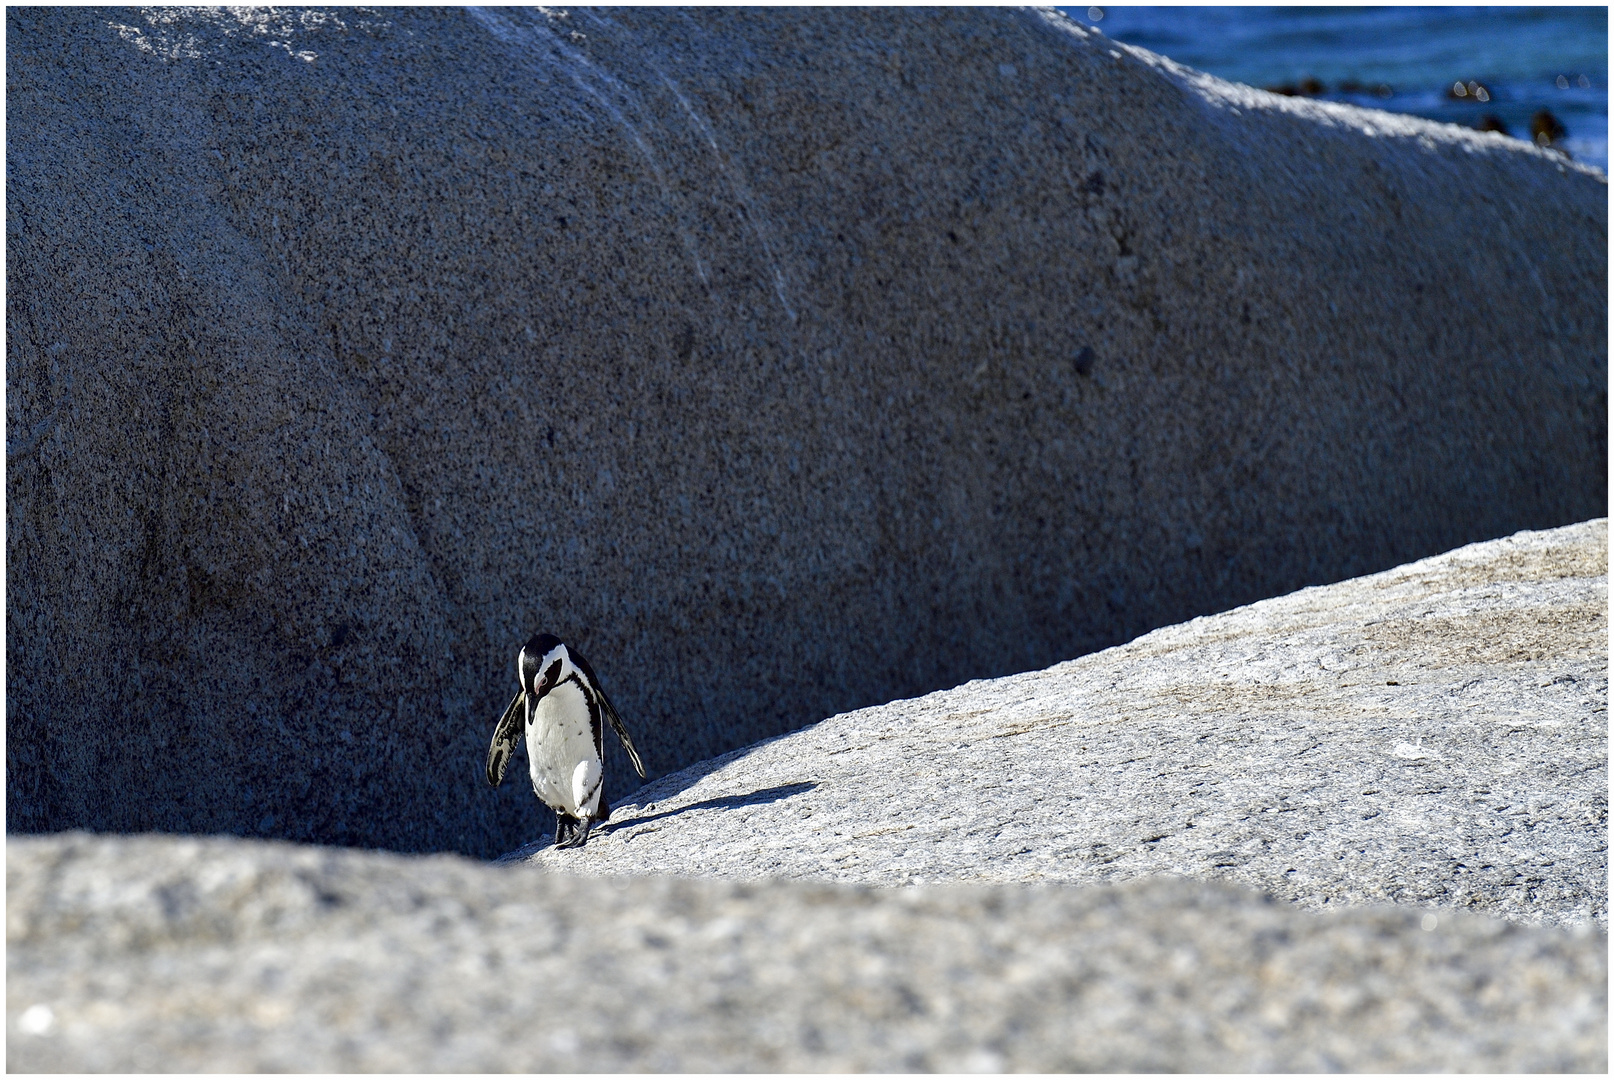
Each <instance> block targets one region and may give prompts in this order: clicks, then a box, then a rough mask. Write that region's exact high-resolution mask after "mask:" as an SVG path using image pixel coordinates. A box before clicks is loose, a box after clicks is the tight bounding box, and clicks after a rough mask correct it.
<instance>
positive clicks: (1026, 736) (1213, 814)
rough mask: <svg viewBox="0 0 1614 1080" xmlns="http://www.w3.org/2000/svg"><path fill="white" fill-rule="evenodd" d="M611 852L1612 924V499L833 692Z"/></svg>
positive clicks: (674, 867) (618, 869)
mask: <svg viewBox="0 0 1614 1080" xmlns="http://www.w3.org/2000/svg"><path fill="white" fill-rule="evenodd" d="M508 858H510V859H511V860H522V859H532V860H533V861H536V862H538V863H541V864H543V865H546V866H548V867H550V868H551V869H555V870H561V869H564V870H567V871H572V872H583V873H608V874H646V873H683V874H699V875H702V876H714V877H743V878H751V877H804V878H813V879H828V880H834V881H844V882H862V883H868V884H883V885H890V884H919V883H934V882H944V881H945V882H970V883H978V882H1019V881H1040V882H1063V883H1067V884H1097V883H1107V882H1116V881H1125V880H1130V879H1133V878H1140V877H1156V876H1161V875H1168V876H1185V877H1191V878H1204V879H1213V880H1220V881H1226V882H1231V883H1235V884H1238V885H1243V886H1246V887H1250V888H1254V889H1258V890H1260V891H1262V892H1264V893H1266V894H1268V895H1271V896H1275V897H1279V898H1282V899H1284V900H1288V901H1290V902H1292V903H1295V904H1297V905H1299V906H1301V907H1305V908H1310V909H1312V910H1318V911H1323V910H1331V909H1335V908H1337V907H1340V906H1354V905H1362V904H1374V903H1398V904H1416V905H1420V906H1426V907H1430V908H1435V909H1450V908H1457V909H1466V910H1472V911H1481V912H1485V913H1487V914H1492V915H1497V916H1500V917H1503V918H1507V919H1511V920H1514V921H1518V922H1526V923H1535V924H1553V925H1565V926H1575V925H1584V924H1592V923H1595V924H1597V925H1600V926H1603V927H1605V928H1606V927H1607V925H1608V522H1607V520H1606V519H1603V520H1598V521H1592V522H1586V523H1583V524H1580V525H1574V526H1569V527H1566V528H1562V529H1554V530H1551V531H1549V532H1540V533H1520V534H1519V535H1517V536H1513V537H1509V538H1507V539H1504V540H1494V541H1490V542H1487V543H1483V544H1475V545H1472V546H1470V547H1466V548H1462V549H1460V550H1458V551H1454V552H1450V553H1448V554H1446V555H1442V556H1438V557H1435V558H1430V559H1425V560H1423V561H1421V562H1416V563H1412V564H1410V565H1407V566H1401V567H1398V568H1396V569H1395V570H1391V571H1387V572H1385V573H1382V574H1375V575H1372V576H1370V577H1364V578H1359V579H1356V580H1353V581H1346V582H1341V583H1339V584H1336V585H1327V586H1322V587H1318V588H1311V589H1304V590H1302V591H1300V592H1297V593H1293V594H1291V595H1289V596H1283V597H1278V598H1276V599H1273V600H1264V601H1262V602H1260V603H1257V604H1253V605H1251V606H1250V607H1247V608H1242V609H1239V610H1236V611H1230V612H1226V613H1224V614H1221V615H1214V616H1210V617H1206V618H1199V619H1195V620H1193V621H1192V622H1188V623H1184V624H1181V625H1179V626H1171V627H1167V628H1165V629H1162V630H1157V631H1155V632H1153V633H1150V634H1146V635H1144V636H1143V637H1140V638H1138V639H1137V640H1136V641H1133V642H1131V643H1130V644H1127V645H1124V646H1120V647H1118V648H1113V649H1106V650H1104V651H1103V652H1099V653H1095V654H1092V655H1089V656H1084V657H1082V658H1081V659H1079V660H1072V661H1069V662H1066V663H1063V664H1058V665H1055V666H1054V667H1051V668H1049V669H1047V670H1046V671H1037V672H1029V673H1026V674H1022V675H1015V676H1010V677H1008V678H1003V679H995V680H990V681H983V682H972V683H968V684H966V685H964V686H960V687H957V688H955V689H952V690H946V691H941V692H938V693H934V694H928V695H926V696H924V697H921V698H916V699H913V700H909V701H896V702H892V703H890V704H888V705H881V706H876V707H874V708H869V709H863V710H860V711H857V712H852V713H847V714H845V715H842V716H836V717H832V718H830V719H828V720H825V721H823V722H822V723H819V724H815V725H813V726H812V727H810V728H807V729H805V730H803V731H798V732H795V733H792V734H789V735H785V736H782V737H780V738H777V739H774V740H771V741H769V742H766V743H763V744H761V745H758V746H754V747H747V748H746V749H744V750H740V751H735V752H733V753H731V754H728V755H725V756H724V757H722V758H719V759H717V760H714V761H711V762H705V763H702V764H701V765H699V766H696V767H694V768H692V769H689V770H686V771H684V772H682V773H679V774H675V775H673V776H668V777H664V778H663V779H661V780H659V781H657V782H656V783H654V784H650V785H647V786H645V787H643V788H640V789H639V791H637V792H635V793H634V796H633V800H632V801H631V802H629V803H627V804H624V805H622V806H619V807H618V808H617V811H616V815H615V817H614V818H613V819H612V821H611V824H610V825H609V826H608V827H607V828H606V829H604V830H603V831H600V832H598V833H596V835H595V836H594V837H592V838H591V839H590V840H589V842H588V846H587V847H586V848H584V849H582V850H581V851H557V850H555V849H554V848H552V847H550V846H548V842H547V840H538V841H536V842H535V843H533V844H530V845H528V846H527V847H525V848H523V849H519V850H518V851H516V852H513V853H512V854H511V855H510V856H508Z"/></svg>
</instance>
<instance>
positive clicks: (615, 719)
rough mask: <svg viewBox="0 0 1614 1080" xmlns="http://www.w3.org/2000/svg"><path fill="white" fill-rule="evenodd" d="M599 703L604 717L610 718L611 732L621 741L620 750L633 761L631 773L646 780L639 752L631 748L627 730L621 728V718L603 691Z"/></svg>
mask: <svg viewBox="0 0 1614 1080" xmlns="http://www.w3.org/2000/svg"><path fill="white" fill-rule="evenodd" d="M600 702H601V704H603V705H604V706H605V715H606V716H607V717H609V718H610V721H611V730H612V731H614V732H616V737H617V738H618V739H621V740H622V749H624V750H626V751H627V752H628V757H630V758H632V759H633V771H634V772H636V773H638V774H639V779H640V780H644V779H646V776H645V774H644V763H643V762H642V761H640V760H639V751H637V750H635V749H634V748H633V740H632V739H630V738H629V737H628V729H627V728H626V727H624V726H623V724H622V717H620V716H618V715H617V711H616V706H615V705H612V704H611V699H610V698H608V697H606V696H605V691H604V690H601V691H600Z"/></svg>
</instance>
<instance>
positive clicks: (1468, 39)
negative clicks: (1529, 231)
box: [1060, 5, 1608, 171]
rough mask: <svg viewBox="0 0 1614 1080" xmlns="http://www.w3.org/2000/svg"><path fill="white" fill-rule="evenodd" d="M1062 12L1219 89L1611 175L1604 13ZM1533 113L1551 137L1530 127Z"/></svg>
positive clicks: (1100, 9)
mask: <svg viewBox="0 0 1614 1080" xmlns="http://www.w3.org/2000/svg"><path fill="white" fill-rule="evenodd" d="M1060 10H1061V11H1064V12H1065V13H1066V14H1068V15H1069V16H1070V17H1071V18H1073V19H1075V20H1077V21H1078V22H1080V23H1081V24H1082V25H1084V26H1094V27H1096V28H1097V29H1099V30H1102V31H1103V32H1104V33H1105V34H1106V35H1108V36H1109V37H1112V38H1114V39H1115V40H1117V41H1124V42H1126V43H1127V44H1129V45H1138V46H1141V47H1142V48H1145V49H1148V50H1149V51H1150V52H1156V53H1160V54H1162V55H1164V56H1169V57H1171V58H1172V59H1173V60H1176V61H1178V62H1179V63H1183V64H1187V65H1188V66H1189V67H1194V68H1198V69H1199V70H1201V71H1205V72H1209V73H1210V74H1212V75H1216V76H1218V77H1220V78H1223V79H1229V80H1232V81H1234V82H1241V83H1248V84H1249V85H1251V86H1259V87H1262V88H1264V89H1283V90H1288V91H1291V92H1294V93H1306V94H1309V95H1310V96H1316V97H1319V98H1322V99H1324V100H1329V101H1348V102H1351V103H1353V104H1357V105H1367V106H1370V107H1373V108H1378V109H1386V110H1389V111H1391V112H1401V113H1411V114H1413V115H1416V116H1423V117H1428V118H1429V119H1431V120H1441V121H1445V122H1447V123H1452V124H1461V125H1463V126H1465V127H1480V126H1481V125H1482V123H1483V124H1490V125H1492V126H1494V125H1497V124H1500V125H1501V127H1502V128H1503V129H1504V130H1505V131H1506V132H1507V133H1508V134H1509V135H1512V136H1514V137H1517V138H1523V139H1530V138H1532V137H1536V136H1535V132H1541V133H1543V134H1544V136H1545V137H1546V138H1547V139H1548V140H1550V141H1551V143H1552V145H1554V146H1556V147H1557V148H1558V149H1561V150H1563V151H1565V152H1566V153H1568V154H1569V155H1570V156H1571V157H1573V158H1574V159H1575V160H1576V161H1582V162H1585V163H1587V164H1589V165H1596V166H1597V167H1598V168H1600V169H1603V170H1604V171H1607V169H1608V8H1606V7H1575V8H1540V7H1505V8H1504V7H1489V8H1475V7H1442V8H1428V7H1389V8H1365V7H1363V8H1334V7H1307V8H1279V7H1212V8H1195V7H1110V6H1108V5H1103V6H1095V7H1064V8H1061V9H1060ZM1459 85H1461V88H1462V93H1460V94H1459V93H1457V92H1456V91H1457V87H1458V86H1459ZM1543 112H1546V113H1549V114H1550V115H1551V117H1552V119H1553V121H1556V124H1554V123H1552V122H1549V121H1546V120H1538V119H1536V118H1537V117H1538V115H1539V114H1541V113H1543ZM1532 128H1534V131H1533V130H1532ZM1538 141H1540V139H1539V138H1538Z"/></svg>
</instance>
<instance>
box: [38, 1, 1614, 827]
mask: <svg viewBox="0 0 1614 1080" xmlns="http://www.w3.org/2000/svg"><path fill="white" fill-rule="evenodd" d="M7 29H8V33H7V72H8V97H7V102H8V116H9V120H8V130H7V136H8V144H7V153H8V157H7V171H8V198H7V236H8V250H9V256H10V257H9V259H8V261H7V285H8V290H7V297H8V300H7V327H8V337H7V341H8V352H7V365H8V366H7V385H8V391H9V392H8V394H7V408H8V415H7V451H8V453H7V456H8V469H7V493H8V507H9V510H8V532H7V536H8V548H7V556H8V568H9V573H8V577H7V619H8V630H9V635H8V639H7V640H8V643H9V644H8V652H7V673H8V679H7V706H8V709H7V717H8V719H7V725H8V726H7V736H8V737H7V766H8V772H7V775H8V781H7V783H8V801H7V807H8V809H7V827H8V829H10V830H12V831H18V830H22V831H27V830H39V829H56V828H63V827H68V826H84V827H89V828H94V829H114V830H136V829H163V830H197V831H202V830H205V831H215V830H224V831H231V832H238V833H259V834H271V835H277V836H282V837H290V838H300V839H319V840H325V841H335V842H344V843H363V844H376V845H387V846H392V847H397V848H403V849H427V848H453V849H457V850H461V851H466V852H473V853H483V854H487V853H492V852H495V851H499V850H505V849H508V848H509V847H511V846H514V845H515V844H516V843H518V842H519V841H520V840H521V839H523V838H525V837H526V836H530V835H531V833H532V827H531V826H532V822H533V821H534V819H535V814H536V813H537V809H536V804H535V803H534V802H533V800H532V799H531V796H530V794H529V793H528V792H527V791H526V790H525V788H524V785H522V784H519V783H517V784H512V785H508V786H507V789H506V790H502V791H500V792H499V793H498V794H497V795H493V794H490V793H489V792H488V791H487V790H486V788H485V786H484V785H483V784H482V781H481V778H480V772H481V770H480V764H481V759H482V757H483V755H484V754H485V752H486V742H487V738H488V735H489V733H490V731H491V726H492V723H493V721H494V720H495V718H496V717H497V716H498V713H499V710H500V709H501V708H502V707H503V706H504V704H505V702H506V701H507V700H508V698H509V696H510V694H511V693H513V692H514V689H515V686H514V678H513V662H514V656H515V649H516V647H517V645H518V644H519V643H520V642H521V641H522V640H525V638H526V636H527V635H528V634H529V633H531V632H533V631H534V630H538V629H544V630H549V631H553V632H555V633H558V634H560V635H561V636H563V637H565V638H567V639H568V640H570V641H572V642H573V643H574V644H576V645H578V646H579V647H580V648H581V649H582V650H583V651H584V652H585V654H586V655H587V656H588V657H589V658H590V659H591V660H592V661H593V663H594V666H595V667H596V668H597V669H598V670H599V671H600V673H601V675H602V676H603V678H604V679H605V681H606V684H607V689H608V691H609V692H610V693H611V694H612V696H613V697H614V698H615V700H616V701H617V704H618V705H619V707H620V708H621V710H622V712H623V714H624V716H625V717H626V719H627V721H628V723H629V725H630V726H631V727H632V729H633V732H634V736H635V739H636V741H637V743H638V745H639V747H640V748H641V750H642V751H643V752H644V755H645V758H646V762H647V764H648V765H649V766H650V768H651V769H652V770H653V772H656V773H665V772H668V771H672V770H675V769H677V768H680V767H682V766H684V765H687V764H689V763H691V762H694V761H697V760H700V759H703V758H706V757H709V756H711V755H713V754H716V753H719V752H721V751H724V750H727V749H729V748H732V747H735V746H740V745H744V744H746V743H749V742H752V741H754V740H756V739H758V738H761V737H764V736H768V735H772V734H777V733H779V732H782V731H785V730H788V729H790V728H793V727H796V726H799V725H800V724H802V723H805V722H808V721H811V720H814V719H817V718H818V717H822V716H826V715H830V714H832V713H835V712H838V711H841V710H845V709H848V708H853V707H857V706H861V705H866V704H870V703H872V702H876V701H884V700H889V699H891V698H893V697H898V696H903V695H910V694H915V693H920V692H924V691H927V690H931V689H934V688H936V687H939V686H946V685H953V684H956V683H958V682H961V681H963V680H965V679H968V678H972V677H978V676H987V675H998V674H1002V673H1005V672H1009V671H1014V670H1024V669H1028V668H1037V667H1042V666H1045V665H1046V664H1048V663H1050V662H1053V661H1055V660H1059V659H1062V658H1065V657H1069V656H1073V655H1077V654H1080V653H1083V652H1086V651H1089V650H1092V649H1095V648H1099V647H1102V646H1105V645H1109V644H1113V643H1115V642H1117V641H1122V640H1126V639H1128V638H1130V637H1132V636H1133V635H1135V634H1137V633H1138V632H1141V631H1143V630H1146V629H1148V628H1150V627H1152V626H1158V625H1162V624H1165V623H1169V622H1173V621H1176V620H1179V619H1182V618H1185V617H1188V616H1191V615H1194V614H1196V613H1201V612H1205V611H1210V610H1216V609H1221V608H1225V607H1227V606H1229V605H1232V604H1235V603H1240V602H1245V601H1248V600H1252V599H1255V598H1257V597H1260V596H1264V595H1272V594H1274V593H1278V592H1283V591H1285V590H1288V589H1291V588H1294V587H1296V586H1299V585H1302V584H1306V583H1310V582H1317V581H1324V580H1331V579H1337V578H1340V577H1344V576H1347V575H1350V574H1355V573H1361V572H1365V571H1369V570H1374V569H1378V568H1381V567H1385V566H1390V565H1394V564H1396V563H1399V562H1402V561H1405V560H1407V559H1409V558H1414V557H1417V556H1421V555H1425V554H1428V553H1430V552H1434V551H1439V550H1444V549H1446V548H1449V547H1452V546H1454V545H1456V544H1458V543H1462V542H1465V541H1469V540H1474V539H1479V538H1482V537H1486V536H1495V535H1500V534H1503V533H1507V532H1511V531H1512V530H1514V529H1517V528H1521V527H1540V526H1546V525H1554V524H1560V523H1563V522H1566V521H1573V520H1579V519H1583V518H1586V517H1590V516H1594V515H1597V514H1600V513H1603V512H1605V505H1604V500H1605V480H1604V477H1605V464H1604V462H1605V446H1606V419H1605V412H1606V377H1605V367H1606V352H1605V339H1606V310H1605V292H1606V265H1605V250H1606V217H1605V209H1604V204H1605V181H1604V179H1603V178H1602V176H1601V174H1597V173H1594V172H1591V171H1588V170H1584V169H1582V168H1579V167H1576V166H1572V165H1565V164H1563V163H1561V162H1560V161H1559V160H1558V159H1556V158H1554V157H1552V156H1549V155H1547V154H1545V153H1544V152H1541V151H1538V150H1535V149H1534V148H1530V147H1522V146H1515V145H1511V144H1501V143H1499V142H1498V141H1493V140H1487V139H1486V138H1484V136H1481V135H1478V134H1475V133H1469V132H1463V131H1460V130H1458V129H1455V128H1447V127H1441V126H1439V125H1432V124H1427V123H1423V122H1421V121H1415V120H1408V119H1398V118H1393V117H1387V116H1385V115H1383V114H1377V113H1369V112H1361V111H1354V110H1351V109H1348V108H1345V107H1341V106H1329V105H1322V104H1317V103H1310V102H1295V101H1289V100H1287V99H1278V98H1275V97H1272V96H1270V95H1264V94H1261V93H1259V92H1256V91H1249V90H1246V89H1243V88H1236V87H1230V86H1228V85H1226V84H1221V83H1218V82H1216V81H1215V80H1210V79H1207V78H1205V77H1203V76H1199V75H1197V74H1196V73H1192V72H1188V71H1185V70H1183V69H1180V68H1177V67H1175V66H1174V65H1171V64H1169V63H1167V62H1164V61H1161V60H1159V59H1158V58H1155V57H1152V56H1150V55H1148V54H1146V53H1142V52H1139V51H1137V50H1132V49H1127V48H1124V47H1121V46H1116V45H1113V44H1111V43H1110V42H1108V41H1107V40H1105V39H1104V38H1102V37H1100V36H1092V35H1087V34H1085V33H1084V32H1082V31H1079V30H1077V29H1076V28H1074V27H1073V25H1072V24H1070V23H1068V22H1066V21H1064V20H1062V19H1061V18H1059V17H1056V16H1050V15H1044V14H1037V13H1020V12H1004V11H984V12H983V11H948V12H919V11H901V10H895V11H875V12H802V11H786V10H779V11H767V12H753V11H748V12H745V13H743V14H736V13H729V12H721V11H692V12H665V11H651V10H642V11H629V12H612V13H604V12H574V13H570V14H567V13H550V14H547V15H546V14H526V13H520V14H518V13H513V12H502V11H494V12H490V13H482V14H476V13H464V12H449V13H444V12H435V11H425V10H402V11H387V12H382V13H364V12H360V11H356V10H351V9H340V10H335V11H330V12H322V11H317V10H301V11H298V12H294V13H291V14H269V13H262V12H255V13H250V12H249V13H242V14H229V13H189V12H179V11H155V12H150V13H139V12H133V11H123V12H96V11H89V10H83V9H70V10H12V11H8V12H7ZM609 753H610V755H611V756H610V758H609V760H608V764H607V771H608V775H611V776H613V777H614V780H613V781H612V787H611V788H609V789H608V791H610V792H611V794H612V796H613V797H620V794H621V787H622V784H623V782H624V780H625V779H626V778H628V777H630V776H631V774H630V773H629V771H628V769H627V767H626V763H625V761H624V760H623V758H622V757H621V755H620V753H619V751H617V750H616V749H615V748H614V747H613V748H612V749H611V750H610V751H609Z"/></svg>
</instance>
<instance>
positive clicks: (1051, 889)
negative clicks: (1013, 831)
mask: <svg viewBox="0 0 1614 1080" xmlns="http://www.w3.org/2000/svg"><path fill="white" fill-rule="evenodd" d="M6 945H7V948H6V1067H7V1069H8V1071H11V1072H54V1071H68V1072H78V1071H87V1072H99V1071H180V1072H193V1071H194V1072H203V1071H226V1072H254V1071H306V1072H326V1071H332V1072H357V1071H364V1070H375V1071H382V1072H426V1071H440V1070H442V1071H455V1072H505V1071H509V1072H548V1071H555V1072H594V1071H604V1072H629V1071H641V1070H648V1071H694V1072H710V1071H723V1072H727V1071H764V1072H770V1071H806V1072H834V1071H873V1072H897V1071H907V1070H928V1071H943V1072H959V1071H972V1072H995V1071H1030V1072H1066V1071H1083V1070H1097V1071H1123V1070H1136V1071H1144V1072H1154V1071H1189V1072H1195V1071H1204V1072H1223V1071H1227V1072H1241V1071H1279V1072H1289V1071H1294V1072H1301V1071H1339V1070H1354V1071H1363V1072H1372V1071H1384V1072H1398V1071H1408V1072H1412V1071H1446V1070H1450V1071H1458V1072H1529V1071H1537V1070H1539V1071H1557V1070H1575V1071H1587V1072H1602V1071H1604V1070H1605V1069H1606V1068H1607V1061H1608V1027H1607V1023H1608V1020H1607V1017H1608V995H1607V980H1608V964H1607V955H1608V939H1607V937H1606V936H1605V935H1604V934H1603V933H1602V932H1601V931H1599V930H1598V929H1596V928H1595V927H1591V926H1582V927H1580V928H1578V929H1575V930H1564V929H1559V928H1553V927H1526V926H1519V925H1516V924H1513V923H1508V922H1504V921H1502V920H1497V919H1487V918H1484V917H1480V916H1474V915H1465V914H1453V913H1450V912H1441V913H1440V914H1438V915H1431V913H1429V912H1419V911H1416V910H1394V909H1387V908H1376V909H1368V910H1355V911H1349V912H1340V913H1337V914H1330V915H1326V916H1322V915H1315V914H1312V913H1310V912H1305V911H1299V910H1296V909H1295V908H1293V907H1290V906H1288V905H1285V904H1278V903H1273V902H1271V901H1270V900H1263V899H1262V898H1261V897H1259V896H1257V895H1255V894H1252V893H1250V892H1248V891H1246V890H1242V889H1235V888H1230V887H1227V886H1213V885H1208V884H1205V883H1202V882H1189V881H1170V880H1155V881H1147V882H1144V881H1138V882H1129V883H1126V884H1123V885H1117V886H1098V887H1093V888H1079V889H1073V888H1061V887H1057V886H1042V887H1038V886H1005V885H999V886H990V887H982V886H976V887H957V886H925V887H921V888H912V889H873V888H868V887H862V886H847V885H830V884H812V883H807V882H794V881H775V882H738V881H698V880H687V879H679V878H595V879H588V878H580V877H575V876H572V875H567V874H557V873H544V872H541V871H539V870H537V869H534V868H531V867H513V868H508V869H507V868H502V867H489V866H478V865H475V864H473V863H471V862H469V861H468V860H466V859H463V858H459V857H455V856H442V855H439V856H431V857H425V858H408V857H403V856H398V855H390V854H383V853H375V852H359V851H344V850H336V849H328V848H327V849H321V848H313V847H301V848H299V847H295V846H292V845H288V844H278V843H264V842H262V841H250V840H233V839H231V840H218V839H213V840H195V839H189V838H173V837H87V836H84V835H82V834H76V835H75V834H65V835H62V836H51V837H37V838H36V837H28V838H21V839H14V840H13V841H12V842H11V843H10V844H9V845H8V846H7V848H6Z"/></svg>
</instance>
